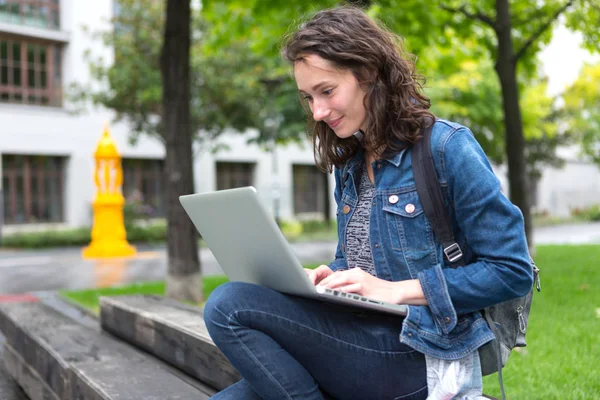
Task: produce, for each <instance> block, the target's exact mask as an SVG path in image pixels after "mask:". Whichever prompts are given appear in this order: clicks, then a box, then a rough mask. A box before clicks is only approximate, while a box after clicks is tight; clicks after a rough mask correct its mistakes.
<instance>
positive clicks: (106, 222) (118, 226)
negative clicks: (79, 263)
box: [83, 124, 136, 258]
mask: <svg viewBox="0 0 600 400" xmlns="http://www.w3.org/2000/svg"><path fill="white" fill-rule="evenodd" d="M94 158H95V159H96V168H95V171H94V182H95V183H96V198H95V199H94V203H93V208H94V225H93V228H92V242H91V243H90V245H89V246H87V247H86V248H84V249H83V258H105V257H127V256H133V255H135V254H136V250H135V247H133V246H131V245H130V244H129V243H127V237H126V234H125V224H124V222H123V205H124V204H125V199H124V198H123V194H122V193H121V185H122V184H123V168H122V167H121V155H120V154H119V152H118V151H117V146H116V144H115V142H114V140H113V139H112V137H111V136H110V132H109V130H108V124H106V126H105V127H104V133H103V134H102V138H101V139H100V142H99V143H98V148H97V149H96V153H95V154H94Z"/></svg>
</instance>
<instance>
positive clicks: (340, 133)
mask: <svg viewBox="0 0 600 400" xmlns="http://www.w3.org/2000/svg"><path fill="white" fill-rule="evenodd" d="M357 130H358V129H353V130H348V129H340V130H333V132H334V133H335V136H337V137H339V138H340V139H348V138H349V137H352V135H354V132H356V131H357Z"/></svg>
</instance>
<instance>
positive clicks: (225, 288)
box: [204, 282, 264, 329]
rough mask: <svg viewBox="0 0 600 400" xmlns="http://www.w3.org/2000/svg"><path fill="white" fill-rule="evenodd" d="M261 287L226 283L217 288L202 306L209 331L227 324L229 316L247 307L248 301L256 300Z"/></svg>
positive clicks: (241, 283) (242, 283) (240, 283)
mask: <svg viewBox="0 0 600 400" xmlns="http://www.w3.org/2000/svg"><path fill="white" fill-rule="evenodd" d="M261 289H264V288H262V287H261V286H257V285H253V284H249V283H244V282H227V283H224V284H222V285H220V286H218V287H217V288H216V289H215V290H213V292H212V293H211V295H210V296H209V297H208V300H207V301H206V304H205V306H204V322H205V323H206V325H207V327H208V328H209V329H211V328H212V327H215V326H221V327H224V326H226V325H228V324H229V322H230V321H229V319H230V318H231V316H232V315H233V314H234V313H235V312H236V311H237V310H240V309H244V308H247V307H248V306H249V304H248V299H252V298H256V297H257V296H258V293H257V292H259V291H260V290H261Z"/></svg>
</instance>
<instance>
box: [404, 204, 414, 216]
mask: <svg viewBox="0 0 600 400" xmlns="http://www.w3.org/2000/svg"><path fill="white" fill-rule="evenodd" d="M404 211H406V212H407V213H409V214H412V213H414V212H415V205H414V204H407V205H406V207H404Z"/></svg>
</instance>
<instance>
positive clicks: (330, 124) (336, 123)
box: [327, 117, 344, 129]
mask: <svg viewBox="0 0 600 400" xmlns="http://www.w3.org/2000/svg"><path fill="white" fill-rule="evenodd" d="M342 118H344V117H339V118H338V119H334V120H333V121H329V122H327V125H329V127H330V128H331V129H334V128H335V127H336V126H338V125H339V124H340V122H342Z"/></svg>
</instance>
